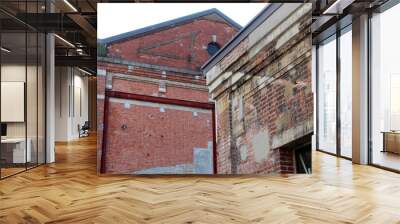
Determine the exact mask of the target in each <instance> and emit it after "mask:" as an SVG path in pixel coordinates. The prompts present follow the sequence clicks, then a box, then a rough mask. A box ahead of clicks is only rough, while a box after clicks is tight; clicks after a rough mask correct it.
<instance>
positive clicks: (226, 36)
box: [108, 18, 237, 70]
mask: <svg viewBox="0 0 400 224" xmlns="http://www.w3.org/2000/svg"><path fill="white" fill-rule="evenodd" d="M236 32H237V30H236V29H235V28H233V27H232V26H231V25H229V24H227V23H225V22H221V21H213V20H210V19H206V18H202V19H198V20H195V21H193V22H190V23H187V24H183V25H180V26H176V27H172V28H170V29H166V30H162V31H159V32H155V33H152V34H149V35H145V36H143V37H139V38H135V39H128V40H124V41H121V42H115V43H112V44H111V45H110V46H108V57H112V58H123V59H125V60H130V61H136V62H142V63H149V64H156V65H163V66H171V67H176V68H186V69H191V70H199V69H200V67H201V65H202V64H203V63H204V62H205V61H206V60H207V59H208V58H209V55H208V53H207V51H206V48H207V44H208V43H210V42H212V36H213V35H215V36H216V38H217V39H216V41H217V43H218V44H219V45H220V46H223V45H224V44H225V43H226V42H227V41H229V40H230V39H231V37H232V36H233V35H234V34H235V33H236Z"/></svg>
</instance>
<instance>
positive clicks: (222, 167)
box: [205, 3, 313, 174]
mask: <svg viewBox="0 0 400 224" xmlns="http://www.w3.org/2000/svg"><path fill="white" fill-rule="evenodd" d="M274 10H275V11H274ZM271 12H272V13H271ZM264 13H271V15H270V16H269V17H268V18H267V19H266V20H264V21H258V22H259V23H260V24H259V26H258V27H257V28H255V29H254V30H252V31H251V32H249V34H248V35H247V36H244V37H243V38H242V39H240V40H239V41H240V42H239V41H238V42H239V43H237V44H236V46H234V48H233V49H232V50H231V51H230V52H227V53H226V55H224V56H223V58H221V59H220V60H219V61H216V62H215V63H213V62H210V63H209V64H207V65H205V70H206V72H207V73H206V74H207V79H208V80H207V81H208V85H209V87H210V91H211V93H212V98H213V99H215V100H216V113H217V158H218V161H217V164H218V172H219V173H226V174H239V173H240V174H254V173H262V174H264V173H271V172H279V173H294V172H299V170H297V165H296V158H295V155H296V153H295V150H296V146H293V144H291V143H293V142H294V141H299V140H300V139H305V142H306V143H307V144H306V145H308V143H311V137H310V135H311V134H312V131H313V93H312V90H311V77H312V76H311V32H310V31H311V29H310V24H311V4H287V3H286V4H271V7H270V8H269V9H267V10H265V11H264ZM262 16H263V15H261V16H260V18H261V17H262ZM275 21H279V22H275ZM256 22H257V21H256ZM266 27H269V29H266ZM244 29H246V28H244ZM238 38H240V37H238ZM221 54H223V51H221ZM302 142H304V140H302ZM288 145H290V147H288ZM303 149H304V147H303ZM310 149H311V146H310ZM299 150H300V149H299ZM307 155H310V154H307ZM301 156H304V155H301ZM302 159H303V158H302ZM307 161H308V159H307Z"/></svg>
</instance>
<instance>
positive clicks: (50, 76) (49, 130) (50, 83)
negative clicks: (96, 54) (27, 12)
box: [46, 34, 55, 163]
mask: <svg viewBox="0 0 400 224" xmlns="http://www.w3.org/2000/svg"><path fill="white" fill-rule="evenodd" d="M46 45H47V46H46V49H47V52H46V61H47V68H46V69H47V71H46V85H47V86H46V91H47V92H46V116H47V117H46V163H52V162H54V161H55V149H54V134H55V75H54V65H55V60H54V59H55V57H54V47H55V44H54V35H53V34H47V37H46Z"/></svg>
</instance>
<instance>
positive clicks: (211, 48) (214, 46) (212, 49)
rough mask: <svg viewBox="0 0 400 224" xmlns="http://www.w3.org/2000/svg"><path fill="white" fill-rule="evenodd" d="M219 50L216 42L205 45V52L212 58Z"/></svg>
mask: <svg viewBox="0 0 400 224" xmlns="http://www.w3.org/2000/svg"><path fill="white" fill-rule="evenodd" d="M220 48H221V47H220V46H219V44H218V43H217V42H211V43H209V44H208V45H207V52H208V54H209V55H210V56H213V55H214V54H215V53H217V51H218V50H219V49H220Z"/></svg>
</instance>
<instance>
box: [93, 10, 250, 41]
mask: <svg viewBox="0 0 400 224" xmlns="http://www.w3.org/2000/svg"><path fill="white" fill-rule="evenodd" d="M213 13H215V14H217V15H218V16H220V17H222V19H224V20H225V21H226V22H227V23H228V24H230V25H231V26H232V27H234V28H235V29H237V30H240V29H242V26H241V25H240V24H238V23H237V22H235V21H234V20H232V19H231V18H229V17H228V16H227V15H225V14H224V13H222V12H221V11H219V10H218V9H216V8H211V9H208V10H204V11H200V12H197V13H193V14H190V15H186V16H182V17H179V18H176V19H172V20H168V21H165V22H161V23H158V24H154V25H150V26H146V27H143V28H139V29H136V30H132V31H129V32H125V33H121V34H118V35H115V36H111V37H107V38H104V39H97V41H98V43H102V44H110V43H114V42H119V41H123V40H126V39H129V38H133V37H136V36H142V35H144V34H148V33H152V32H156V31H159V30H161V29H163V28H168V27H172V26H175V25H177V24H182V23H185V22H188V21H190V20H194V19H197V18H200V17H204V16H207V15H210V14H213Z"/></svg>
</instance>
